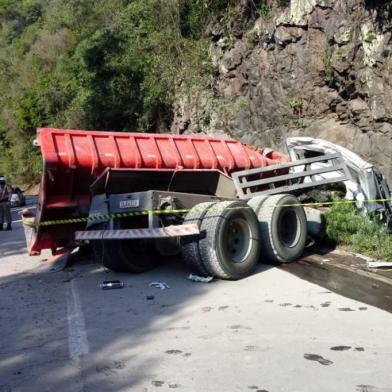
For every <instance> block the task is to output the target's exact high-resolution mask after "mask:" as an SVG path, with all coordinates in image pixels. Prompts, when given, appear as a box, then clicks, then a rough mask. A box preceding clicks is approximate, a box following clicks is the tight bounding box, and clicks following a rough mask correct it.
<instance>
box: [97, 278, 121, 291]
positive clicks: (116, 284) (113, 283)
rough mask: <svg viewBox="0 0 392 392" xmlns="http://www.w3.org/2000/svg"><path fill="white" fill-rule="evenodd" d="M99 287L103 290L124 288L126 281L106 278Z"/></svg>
mask: <svg viewBox="0 0 392 392" xmlns="http://www.w3.org/2000/svg"><path fill="white" fill-rule="evenodd" d="M99 287H100V288H101V289H102V290H113V289H122V288H123V287H124V282H121V281H120V280H105V281H104V282H102V283H101V284H100V285H99Z"/></svg>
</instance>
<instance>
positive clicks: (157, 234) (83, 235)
mask: <svg viewBox="0 0 392 392" xmlns="http://www.w3.org/2000/svg"><path fill="white" fill-rule="evenodd" d="M196 234H200V231H199V228H198V226H197V224H188V225H178V226H167V227H160V228H154V229H122V230H86V231H77V232H76V233H75V239H76V240H77V241H85V240H125V239H129V240H133V239H144V238H170V237H184V236H188V235H196Z"/></svg>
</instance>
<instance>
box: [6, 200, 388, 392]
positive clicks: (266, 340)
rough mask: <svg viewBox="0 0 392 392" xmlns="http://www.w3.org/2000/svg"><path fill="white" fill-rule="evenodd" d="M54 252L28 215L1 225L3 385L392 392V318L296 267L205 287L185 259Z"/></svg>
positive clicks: (41, 388) (17, 388)
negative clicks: (112, 282)
mask: <svg viewBox="0 0 392 392" xmlns="http://www.w3.org/2000/svg"><path fill="white" fill-rule="evenodd" d="M30 202H31V203H32V202H33V200H31V201H30ZM13 215H14V219H15V220H18V216H17V215H16V213H15V212H14V214H13ZM47 258H48V255H47V254H43V255H41V256H38V257H28V256H27V255H26V253H25V244H24V238H23V229H22V227H21V223H20V222H16V223H14V230H13V231H12V232H1V233H0V332H1V334H0V391H2V392H3V391H7V392H8V391H29V392H30V391H39V392H44V391H72V392H74V391H140V392H146V391H173V390H174V391H175V390H178V391H197V392H202V391H211V392H220V391H222V392H223V391H225V392H227V391H229V392H230V391H259V392H260V391H268V392H277V391H287V392H294V391H298V392H304V391H314V392H324V391H325V392H331V391H339V392H340V391H342V392H349V391H361V392H388V391H389V392H392V372H391V363H392V330H391V325H392V314H390V313H388V312H385V311H382V310H379V309H377V308H373V307H371V306H369V305H365V304H363V303H361V302H357V301H354V300H350V299H347V298H344V297H342V296H339V295H337V294H334V293H332V292H330V291H328V290H326V289H324V288H322V287H319V286H317V285H314V284H312V283H309V282H306V281H304V280H301V279H299V278H298V277H295V276H294V275H291V274H290V273H288V272H285V271H282V270H279V269H276V268H271V267H267V266H264V267H263V266H260V268H259V269H258V271H257V272H256V273H255V274H254V275H253V276H251V277H249V278H247V279H243V280H241V281H239V282H226V281H215V282H212V283H210V284H203V283H193V282H190V281H188V280H187V275H188V271H187V270H186V269H185V268H184V267H183V266H182V265H181V264H180V263H179V262H178V261H175V260H168V261H166V262H165V264H163V265H162V267H160V268H158V269H156V270H154V271H151V272H148V273H144V274H140V275H127V274H115V273H112V272H110V271H105V270H104V269H103V268H102V267H101V266H100V265H99V264H96V263H95V262H94V261H93V260H91V259H86V260H77V261H75V262H74V263H73V264H71V265H70V266H69V267H68V268H67V269H66V270H64V271H60V272H47V271H45V269H42V265H43V264H44V261H43V260H45V259H47ZM109 279H121V280H122V281H123V282H124V283H125V286H126V287H125V288H123V289H120V290H111V291H103V290H101V289H100V288H99V287H98V285H99V283H100V282H102V281H103V280H109ZM153 281H160V282H166V283H167V284H168V285H169V286H170V288H169V289H166V290H159V289H156V288H153V287H149V283H151V282H153ZM147 296H153V297H154V298H153V299H150V300H148V299H147Z"/></svg>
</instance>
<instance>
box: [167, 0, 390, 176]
mask: <svg viewBox="0 0 392 392" xmlns="http://www.w3.org/2000/svg"><path fill="white" fill-rule="evenodd" d="M259 3H260V2H259ZM259 3H257V2H255V1H252V0H240V1H237V2H234V5H233V8H232V10H231V12H230V13H229V12H228V13H227V15H225V16H224V17H221V18H220V19H219V20H216V21H215V22H214V23H212V24H211V25H210V26H209V28H208V31H207V32H206V34H207V36H208V39H209V40H210V56H211V59H212V62H213V64H214V74H213V76H212V78H211V82H210V83H209V84H208V86H195V87H193V88H192V89H191V90H189V89H188V90H187V91H185V89H182V90H181V88H180V91H181V92H180V93H179V94H178V99H177V103H176V106H175V116H174V120H173V126H172V128H173V129H174V131H175V132H177V133H187V132H206V133H209V132H214V133H220V132H221V133H225V134H228V135H230V136H233V137H236V138H239V139H240V140H241V141H242V142H245V143H248V144H253V145H256V146H258V145H265V146H269V147H273V148H278V149H282V148H284V140H285V138H286V137H288V136H299V135H301V136H313V137H320V138H323V139H326V140H329V141H331V142H335V143H338V144H340V145H343V146H345V147H347V148H349V149H352V150H353V151H355V152H357V153H359V154H360V155H361V156H362V157H363V158H364V159H367V160H369V161H370V162H372V163H374V164H376V165H378V166H379V167H380V168H381V169H382V170H383V172H384V173H385V174H386V175H387V177H388V179H389V182H390V183H392V163H391V152H392V5H391V4H390V2H389V1H365V0H334V1H333V0H291V1H282V0H281V1H278V0H271V1H266V2H262V4H259Z"/></svg>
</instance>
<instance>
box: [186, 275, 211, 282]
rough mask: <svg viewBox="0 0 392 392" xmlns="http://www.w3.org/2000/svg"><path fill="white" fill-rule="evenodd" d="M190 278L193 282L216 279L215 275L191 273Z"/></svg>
mask: <svg viewBox="0 0 392 392" xmlns="http://www.w3.org/2000/svg"><path fill="white" fill-rule="evenodd" d="M188 279H189V280H191V281H192V282H201V283H210V282H211V281H213V280H214V277H213V276H207V277H203V276H198V275H193V274H190V275H189V276H188Z"/></svg>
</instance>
